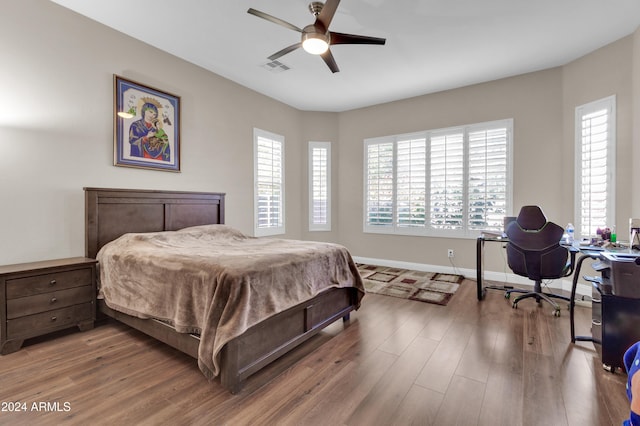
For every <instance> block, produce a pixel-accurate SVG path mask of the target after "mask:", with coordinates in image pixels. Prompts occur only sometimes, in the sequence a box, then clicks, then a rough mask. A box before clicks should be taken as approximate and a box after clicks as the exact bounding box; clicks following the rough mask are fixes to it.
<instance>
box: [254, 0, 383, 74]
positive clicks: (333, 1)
mask: <svg viewBox="0 0 640 426" xmlns="http://www.w3.org/2000/svg"><path fill="white" fill-rule="evenodd" d="M338 4H340V0H327V1H326V3H322V2H319V1H314V2H311V3H310V4H309V11H310V12H311V13H312V14H313V16H315V17H316V20H315V22H314V23H313V24H310V25H307V26H306V27H304V28H302V29H300V28H298V27H296V26H295V25H293V24H290V23H289V22H287V21H284V20H282V19H280V18H276V17H275V16H271V15H269V14H266V13H264V12H260V11H259V10H255V9H253V8H250V9H249V10H247V13H250V14H251V15H255V16H257V17H259V18H262V19H266V20H267V21H271V22H273V23H275V24H278V25H282V26H283V27H285V28H289V29H291V30H294V31H297V32H299V33H301V34H302V37H301V40H300V42H298V43H295V44H292V45H291V46H288V47H285V48H284V49H282V50H280V51H278V52H276V53H274V54H273V55H271V56H269V60H270V61H274V60H276V59H278V58H280V57H281V56H284V55H286V54H287V53H291V52H293V51H294V50H296V49H297V48H299V47H302V48H303V49H304V50H306V51H307V52H309V53H311V54H314V55H320V57H321V58H322V59H323V60H324V62H325V63H326V64H327V66H328V67H329V69H330V70H331V72H334V73H335V72H338V71H340V69H339V68H338V64H337V63H336V60H335V59H334V58H333V55H332V54H331V49H330V48H329V46H333V45H336V44H385V42H386V39H384V38H378V37H369V36H362V35H355V34H344V33H337V32H334V31H329V24H331V20H332V19H333V15H335V13H336V9H337V8H338Z"/></svg>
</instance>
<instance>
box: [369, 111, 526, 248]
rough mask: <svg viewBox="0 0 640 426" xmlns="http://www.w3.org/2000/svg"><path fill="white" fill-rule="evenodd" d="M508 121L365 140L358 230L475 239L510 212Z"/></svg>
mask: <svg viewBox="0 0 640 426" xmlns="http://www.w3.org/2000/svg"><path fill="white" fill-rule="evenodd" d="M512 128H513V120H501V121H495V122H488V123H479V124H474V125H469V126H462V127H455V128H448V129H440V130H433V131H425V132H420V133H413V134H408V135H396V136H389V137H382V138H374V139H367V140H365V200H364V201H365V214H364V215H365V219H364V230H365V232H377V233H397V234H404V235H430V236H447V237H451V236H458V237H472V236H477V235H478V234H479V232H480V231H482V230H493V231H502V228H503V218H504V216H508V215H509V214H510V213H511V205H512V193H511V191H512V190H511V177H512V173H511V149H512V148H511V147H512Z"/></svg>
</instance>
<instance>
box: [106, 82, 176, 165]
mask: <svg viewBox="0 0 640 426" xmlns="http://www.w3.org/2000/svg"><path fill="white" fill-rule="evenodd" d="M113 85H114V102H113V105H114V113H113V117H114V118H113V120H114V124H113V128H114V138H113V144H114V145H113V164H114V166H122V167H136V168H143V169H152V170H164V171H171V172H180V142H181V141H180V97H179V96H176V95H173V94H171V93H167V92H164V91H161V90H158V89H155V88H153V87H149V86H146V85H143V84H141V83H137V82H135V81H132V80H128V79H126V78H123V77H121V76H118V75H115V74H114V76H113Z"/></svg>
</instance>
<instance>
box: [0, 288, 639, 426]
mask: <svg viewBox="0 0 640 426" xmlns="http://www.w3.org/2000/svg"><path fill="white" fill-rule="evenodd" d="M590 315H591V313H590V309H588V308H584V307H578V309H577V333H578V334H589V324H590ZM291 359H293V360H297V362H296V363H295V365H293V366H292V367H290V368H288V369H287V368H286V367H285V364H286V362H287V361H288V360H291ZM288 360H284V361H285V362H284V363H283V362H276V363H274V364H273V365H272V366H271V367H270V371H268V372H267V373H271V374H273V373H274V372H278V371H281V374H279V375H278V376H277V377H276V378H274V379H272V380H271V381H267V380H266V379H265V377H264V375H257V376H254V377H252V378H251V379H250V380H249V381H248V383H247V385H246V386H245V389H244V390H243V391H242V392H241V393H240V394H238V395H231V394H229V393H227V392H226V391H224V390H222V389H221V388H220V386H219V385H218V384H217V383H216V382H213V383H209V382H207V380H206V379H205V378H204V376H203V375H202V374H201V373H200V371H199V370H198V367H197V365H196V362H195V360H193V359H191V358H189V357H187V356H186V355H183V354H181V353H179V352H177V351H175V350H173V349H172V348H169V347H167V346H165V345H163V344H161V343H158V342H156V341H154V340H152V339H150V338H148V337H146V336H144V335H142V334H140V333H138V332H136V331H134V330H132V329H129V328H128V327H126V326H124V325H121V324H118V323H115V322H107V323H106V324H104V325H100V326H98V327H96V328H95V329H93V330H90V331H86V332H82V333H81V332H77V331H73V330H72V331H71V332H64V333H59V334H58V335H56V336H49V337H46V338H39V339H36V340H32V341H27V342H26V343H25V346H24V348H23V349H22V350H20V351H18V352H16V353H13V354H10V355H6V356H3V357H0V383H1V385H0V402H2V404H3V405H2V409H3V410H2V411H0V424H11V425H16V424H25V425H33V424H39V425H45V424H56V425H57V424H83V425H84V424H93V425H102V424H113V425H115V424H122V425H125V424H126V425H131V424H149V425H156V424H172V425H175V424H195V425H205V424H206V425H212V424H215V425H218V424H228V425H244V424H247V425H249V424H251V425H264V424H278V425H281V424H282V425H408V424H417V425H455V424H460V425H475V424H477V425H538V424H539V425H619V424H620V423H621V421H622V420H623V419H624V418H625V417H626V416H627V415H628V409H629V405H628V401H627V398H626V393H625V382H626V375H625V373H624V372H618V373H616V374H611V373H609V372H607V371H605V370H603V369H602V365H601V363H600V362H599V360H598V358H597V354H596V352H595V351H594V349H593V345H592V344H591V343H586V342H585V343H579V344H576V345H573V344H571V343H570V332H569V315H568V311H563V312H562V316H561V317H559V318H557V317H554V316H553V315H552V313H551V309H550V308H549V307H548V306H547V305H542V307H537V305H536V304H535V302H534V301H532V300H528V301H527V302H522V303H521V304H520V306H519V308H518V309H512V308H511V306H510V303H509V302H508V301H507V300H505V299H504V297H503V294H502V293H501V292H498V291H491V290H490V291H489V293H488V295H487V297H486V299H485V300H484V301H483V302H478V301H477V300H476V297H475V282H473V281H470V280H466V281H465V282H464V283H463V285H462V286H461V288H460V290H459V291H458V293H457V294H456V295H455V296H454V298H453V299H452V300H451V302H449V305H448V306H446V307H443V306H437V305H430V304H425V303H420V302H415V301H408V300H403V299H396V298H392V297H387V296H379V295H374V294H369V295H367V296H366V297H365V298H364V300H363V305H362V308H361V309H360V310H359V311H358V312H355V313H352V316H351V321H350V322H349V323H348V324H346V325H345V324H343V323H342V322H341V321H338V322H337V323H334V324H333V325H331V326H330V327H328V328H327V329H326V331H324V332H323V333H321V334H320V335H318V336H316V337H315V338H313V339H311V340H310V341H309V342H307V344H305V345H303V346H302V347H301V348H299V350H297V351H295V353H294V354H292V355H290V356H288ZM47 402H48V403H49V404H48V406H47V405H46V403H47ZM14 403H24V404H25V405H20V406H19V408H23V409H25V410H26V411H21V412H19V411H18V412H16V411H7V410H9V409H15V405H14ZM33 403H36V405H35V407H34V405H33ZM39 403H45V404H44V405H42V406H40V405H38V404H39ZM55 403H58V405H56V404H55ZM37 408H40V411H38V410H36V409H37Z"/></svg>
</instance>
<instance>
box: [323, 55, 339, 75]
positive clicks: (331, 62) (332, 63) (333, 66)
mask: <svg viewBox="0 0 640 426" xmlns="http://www.w3.org/2000/svg"><path fill="white" fill-rule="evenodd" d="M320 56H321V57H322V59H323V60H324V62H325V63H326V64H327V66H328V67H329V69H330V70H331V72H333V73H336V72H338V71H340V69H339V68H338V64H337V63H336V60H335V59H334V58H333V54H332V53H331V50H330V49H328V50H327V51H326V52H324V53H323V54H322V55H320Z"/></svg>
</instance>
